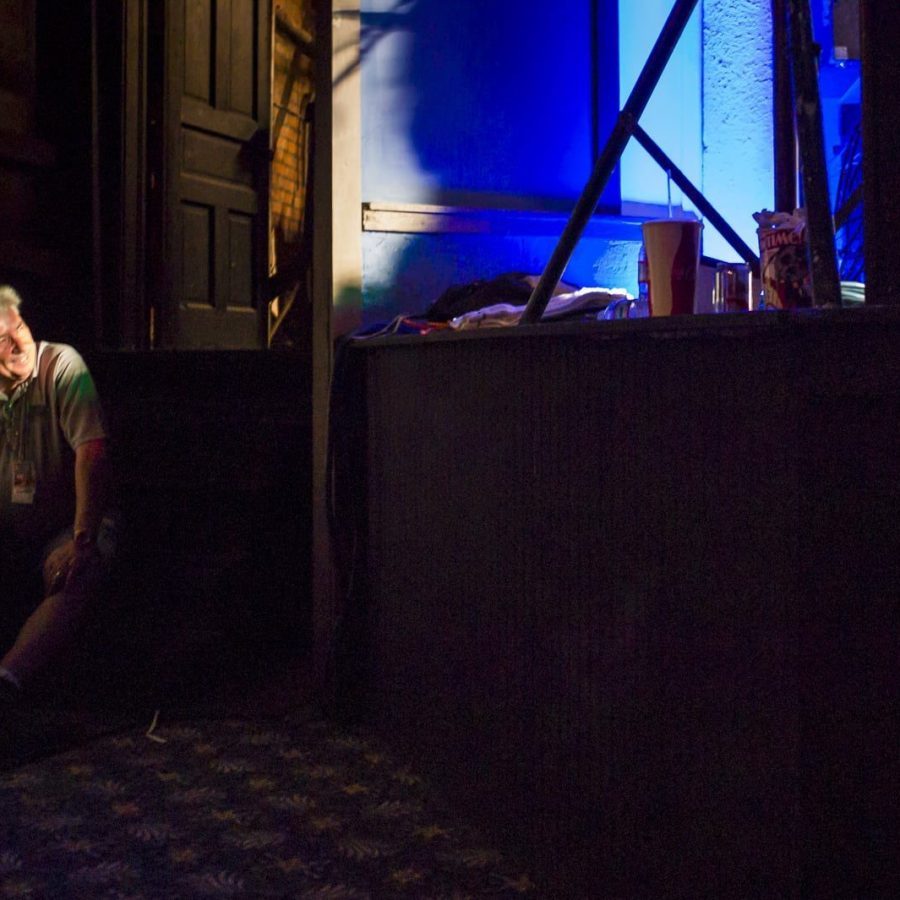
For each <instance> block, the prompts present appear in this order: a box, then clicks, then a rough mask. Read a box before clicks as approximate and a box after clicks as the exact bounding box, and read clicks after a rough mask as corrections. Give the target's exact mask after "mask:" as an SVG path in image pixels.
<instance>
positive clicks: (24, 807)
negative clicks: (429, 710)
mask: <svg viewBox="0 0 900 900" xmlns="http://www.w3.org/2000/svg"><path fill="white" fill-rule="evenodd" d="M523 896H525V897H529V898H533V897H537V896H538V892H537V889H536V888H535V886H534V885H533V884H532V882H531V880H530V879H529V877H528V875H527V874H526V873H525V872H523V871H522V870H520V869H519V868H517V867H515V866H514V865H511V864H510V862H509V861H508V860H506V859H504V858H503V857H502V856H501V855H500V854H499V853H497V852H495V851H493V850H491V849H490V848H486V847H485V846H483V845H482V843H480V842H479V841H478V840H477V838H476V837H475V836H474V835H473V833H472V832H471V830H470V829H469V828H468V827H467V826H465V825H464V824H462V823H460V822H459V821H458V819H456V818H454V816H453V815H450V814H448V813H446V812H445V811H443V810H439V809H438V806H437V804H436V801H435V800H434V799H433V797H432V795H431V792H430V791H429V788H428V785H427V783H426V782H425V780H424V779H423V778H421V777H420V776H419V775H417V774H416V773H415V772H414V771H412V770H411V769H410V768H409V767H408V765H406V764H404V763H403V762H402V761H399V760H398V759H396V758H394V757H393V756H392V755H391V754H389V753H387V752H386V751H385V750H384V748H383V747H381V746H380V745H379V744H378V743H377V742H376V741H374V740H373V739H372V738H371V737H369V736H367V735H362V734H358V733H355V732H351V731H348V730H347V729H343V728H340V727H338V726H335V725H333V724H331V723H327V722H324V721H321V720H318V719H315V718H312V717H308V718H307V717H302V716H293V717H288V718H286V719H283V720H278V721H275V722H262V723H251V722H246V721H238V720H226V721H202V722H191V723H189V724H173V725H168V726H163V727H158V728H156V729H154V730H152V731H150V732H149V733H146V734H145V732H144V730H143V729H137V730H131V731H127V732H123V733H121V734H118V735H115V736H109V737H105V738H102V739H100V740H97V741H95V742H93V743H92V744H90V745H88V746H84V747H80V748H78V749H74V750H70V751H68V752H66V753H62V754H60V755H57V756H53V757H50V758H48V759H44V760H41V761H39V762H35V763H32V764H30V765H27V766H24V767H22V768H19V769H16V770H14V771H11V772H7V773H4V774H3V775H0V897H2V898H6V897H28V898H53V900H55V898H68V897H73V898H79V897H85V898H87V897H90V898H99V897H110V898H120V900H125V898H129V900H139V898H146V900H164V898H195V897H213V898H214V897H240V898H251V897H260V898H262V897H286V898H287V897H291V898H293V897H297V898H321V900H344V898H381V897H384V898H394V897H397V898H400V897H412V898H435V900H437V898H445V900H463V898H468V897H472V898H476V897H523Z"/></svg>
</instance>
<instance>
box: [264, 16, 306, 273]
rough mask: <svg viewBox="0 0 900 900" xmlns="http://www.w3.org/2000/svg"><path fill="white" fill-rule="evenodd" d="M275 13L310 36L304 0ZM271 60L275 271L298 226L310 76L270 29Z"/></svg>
mask: <svg viewBox="0 0 900 900" xmlns="http://www.w3.org/2000/svg"><path fill="white" fill-rule="evenodd" d="M275 10H276V16H278V15H281V16H282V17H283V18H285V19H286V20H287V21H288V22H289V23H290V24H291V25H292V26H293V28H294V29H296V30H297V31H303V32H306V33H312V28H313V22H312V9H311V3H310V2H309V0H278V2H277V3H276V4H275ZM273 59H274V82H273V84H272V107H273V108H272V129H273V142H274V148H275V155H274V158H273V160H272V185H271V210H272V226H271V227H272V243H271V247H272V251H271V252H272V260H271V262H272V264H273V267H274V268H275V270H276V271H277V269H278V267H279V263H283V262H284V259H285V256H288V255H289V254H290V251H291V249H292V247H295V246H296V244H297V242H298V240H299V238H300V234H301V228H302V224H303V205H304V202H305V198H306V168H307V152H308V136H309V135H308V128H307V126H306V124H305V122H304V116H305V112H306V108H307V106H308V104H309V103H310V101H311V100H312V94H313V75H312V60H311V59H310V58H309V57H308V56H306V55H304V54H303V53H302V52H301V50H300V48H298V46H297V44H296V42H295V41H294V40H293V39H292V38H291V37H290V35H289V34H287V33H286V31H285V30H284V29H282V28H276V29H275V45H274V47H273Z"/></svg>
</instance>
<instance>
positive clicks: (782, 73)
mask: <svg viewBox="0 0 900 900" xmlns="http://www.w3.org/2000/svg"><path fill="white" fill-rule="evenodd" d="M772 75H773V82H772V95H773V96H772V103H773V123H772V132H773V150H774V164H775V209H776V210H778V211H779V212H793V211H794V207H796V206H797V140H796V137H795V134H794V107H793V94H792V90H791V59H790V56H789V55H788V18H787V0H772Z"/></svg>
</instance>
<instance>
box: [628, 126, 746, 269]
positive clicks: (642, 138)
mask: <svg viewBox="0 0 900 900" xmlns="http://www.w3.org/2000/svg"><path fill="white" fill-rule="evenodd" d="M631 131H632V134H633V135H634V139H635V140H636V141H637V142H638V143H639V144H640V145H641V146H642V147H643V148H644V149H645V150H646V151H647V153H649V154H650V156H651V157H652V158H653V160H654V162H656V163H657V164H658V165H659V166H660V168H661V169H662V170H663V171H664V172H667V173H668V174H669V177H670V178H671V179H672V181H674V182H675V184H677V185H678V187H680V188H681V190H682V191H683V192H684V193H685V195H686V196H687V197H688V198H689V199H690V201H691V202H692V203H693V204H694V206H696V207H697V209H699V210H700V212H702V213H703V215H704V216H705V217H706V219H707V220H708V221H709V222H710V223H711V224H712V225H713V227H714V228H715V229H716V230H717V231H718V232H719V234H721V235H722V237H723V238H725V240H726V241H728V243H729V244H731V246H732V248H733V249H734V252H735V253H737V255H738V256H740V258H741V259H742V260H744V262H745V263H747V265H748V266H750V268H751V269H752V270H753V273H754V275H755V276H756V277H757V278H758V277H759V257H758V256H757V255H756V254H755V253H754V252H753V251H752V250H751V249H750V247H749V246H748V245H747V244H746V243H745V242H744V240H743V239H742V238H741V236H740V235H739V234H738V233H737V232H736V231H735V230H734V229H733V228H732V227H731V226H730V225H729V224H728V222H726V221H725V219H724V218H723V217H722V215H721V214H720V213H719V211H718V210H717V209H716V208H715V207H714V206H713V205H712V203H710V202H709V200H707V199H706V197H704V196H703V194H702V193H701V192H700V190H699V189H698V188H696V187H694V184H693V182H692V181H691V180H690V179H689V178H688V177H687V175H685V174H684V172H682V171H681V169H679V168H678V166H676V165H675V163H674V162H672V160H671V159H669V157H668V156H667V155H666V154H665V152H664V151H663V149H662V148H661V147H660V146H659V144H657V143H656V142H655V141H654V140H653V139H652V138H651V137H650V135H649V134H647V132H646V131H644V129H643V128H641V126H640V125H638V123H637V122H635V123H634V124H633V125H632V129H631Z"/></svg>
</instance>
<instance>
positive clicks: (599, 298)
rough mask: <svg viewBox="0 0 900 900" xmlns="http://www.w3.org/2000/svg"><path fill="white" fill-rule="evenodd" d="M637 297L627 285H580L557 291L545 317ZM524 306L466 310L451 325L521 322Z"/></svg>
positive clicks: (494, 325) (491, 324)
mask: <svg viewBox="0 0 900 900" xmlns="http://www.w3.org/2000/svg"><path fill="white" fill-rule="evenodd" d="M623 299H628V300H631V299H633V298H632V296H631V294H629V293H628V291H626V290H625V289H624V288H597V287H586V288H579V289H578V290H577V291H571V292H570V293H567V294H556V295H554V296H553V297H551V298H550V302H549V303H548V304H547V308H546V309H545V310H544V316H543V318H545V319H553V318H558V317H559V316H563V315H566V314H568V313H572V312H577V311H578V310H580V309H599V308H601V307H605V306H607V305H608V304H610V303H613V302H614V301H616V300H623ZM524 311H525V307H524V306H513V305H512V304H510V303H495V304H494V305H493V306H485V307H483V308H482V309H476V310H473V311H472V312H467V313H464V314H463V315H461V316H457V317H456V318H455V319H451V320H450V327H451V328H455V329H457V330H459V331H462V330H463V329H467V328H492V327H496V326H501V325H517V324H518V322H519V319H521V318H522V313H523V312H524Z"/></svg>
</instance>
